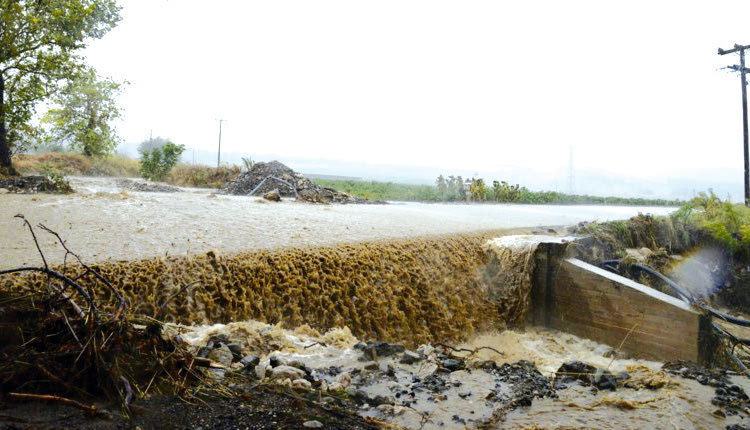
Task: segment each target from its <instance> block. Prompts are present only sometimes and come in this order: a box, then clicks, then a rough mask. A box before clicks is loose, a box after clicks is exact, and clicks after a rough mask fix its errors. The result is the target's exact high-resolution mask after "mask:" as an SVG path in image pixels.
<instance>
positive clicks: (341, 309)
mask: <svg viewBox="0 0 750 430" xmlns="http://www.w3.org/2000/svg"><path fill="white" fill-rule="evenodd" d="M491 237H492V236H491V235H487V234H467V235H462V236H444V237H430V238H422V239H404V240H390V241H378V242H370V243H361V244H350V245H338V246H330V247H316V248H292V249H275V250H268V251H257V252H251V253H241V254H235V255H230V256H222V255H217V254H216V253H214V252H209V253H208V254H205V255H201V256H195V257H170V258H155V259H149V260H140V261H127V262H107V263H101V264H99V265H96V266H95V268H97V269H98V270H99V271H100V272H101V273H102V274H103V275H104V276H105V277H107V278H108V279H110V280H111V281H112V282H113V284H114V285H115V287H117V288H118V289H119V290H121V291H122V292H123V294H124V295H125V297H126V298H127V299H128V301H129V303H130V304H131V305H130V306H131V309H132V310H133V311H134V312H137V313H143V314H146V315H152V316H154V317H159V318H162V319H165V320H168V321H178V322H182V323H201V322H202V323H214V322H229V321H239V320H245V319H255V320H258V321H263V322H267V323H271V324H276V323H283V324H284V326H285V327H297V326H299V325H302V324H309V325H310V326H312V327H314V328H316V329H318V330H326V329H329V328H332V327H342V326H348V327H349V328H350V329H351V330H352V332H353V333H355V335H357V336H359V337H361V338H363V339H379V340H386V341H393V340H398V341H402V342H407V343H410V344H418V343H421V342H428V341H433V342H434V341H443V340H454V339H466V338H468V337H470V336H471V335H473V334H474V333H476V332H478V331H482V330H486V329H489V328H497V327H502V326H505V325H506V324H517V323H520V322H522V321H523V319H524V317H525V315H526V313H527V311H528V307H529V300H528V297H529V291H530V288H531V284H530V273H531V270H532V268H533V258H532V253H533V247H528V248H525V249H519V250H515V251H513V252H511V251H510V250H509V249H508V248H504V247H502V246H498V245H496V244H491V243H489V244H488V239H489V238H491ZM60 270H63V269H62V268H60ZM79 272H80V268H78V267H69V268H68V273H76V274H77V273H79ZM76 276H77V275H76ZM29 279H31V285H32V286H33V287H35V288H42V287H43V286H44V285H46V279H45V278H44V277H43V276H42V275H32V276H30V277H23V276H14V277H13V276H8V277H4V278H2V279H0V286H3V287H4V288H8V289H13V288H21V287H28V286H29ZM186 285H191V287H188V288H187V290H185V291H184V292H183V293H181V294H179V295H177V296H176V297H174V298H173V299H172V300H171V301H169V302H168V304H167V305H166V306H164V307H163V309H162V304H163V303H165V302H167V299H168V298H169V297H171V296H172V295H174V294H175V293H176V292H177V291H179V290H180V289H181V288H182V287H183V286H186ZM97 294H99V295H100V298H102V299H108V298H109V291H108V290H103V289H100V290H98V291H97Z"/></svg>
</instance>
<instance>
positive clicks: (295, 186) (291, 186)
mask: <svg viewBox="0 0 750 430" xmlns="http://www.w3.org/2000/svg"><path fill="white" fill-rule="evenodd" d="M274 190H278V192H279V194H280V195H281V197H294V198H296V199H297V200H304V201H308V202H312V203H381V202H371V201H369V200H366V199H361V198H358V197H354V196H351V195H349V194H346V193H342V192H341V191H336V190H334V189H332V188H326V187H321V186H320V185H317V184H314V183H313V182H312V181H310V180H309V179H307V178H305V177H304V176H302V175H301V174H299V173H297V172H295V171H294V170H292V169H290V168H289V167H287V166H285V165H284V164H282V163H279V162H278V161H270V162H268V163H255V164H254V165H253V167H252V168H251V169H250V170H248V171H246V172H243V173H241V174H240V175H239V176H237V177H236V178H235V179H233V180H231V181H229V182H227V184H226V185H224V187H222V192H224V193H226V194H234V195H241V196H261V195H264V194H266V193H269V192H271V191H274Z"/></svg>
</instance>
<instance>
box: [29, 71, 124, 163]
mask: <svg viewBox="0 0 750 430" xmlns="http://www.w3.org/2000/svg"><path fill="white" fill-rule="evenodd" d="M121 86H122V84H121V83H117V82H115V81H113V80H112V79H103V80H99V79H98V78H97V76H96V72H95V71H94V70H93V69H90V68H89V69H87V70H85V71H83V72H82V73H81V74H80V75H79V76H78V77H77V78H75V79H73V80H71V81H70V82H69V83H68V85H66V86H65V88H64V89H63V91H61V92H60V93H59V94H58V95H57V96H56V97H55V103H57V105H58V107H56V108H54V109H50V110H49V111H48V112H47V113H46V114H45V115H44V117H43V118H42V123H43V124H44V125H46V126H49V130H47V131H46V133H45V134H46V136H45V140H46V141H47V142H57V143H60V142H68V143H69V147H70V148H71V149H75V150H79V151H81V152H83V154H84V155H86V156H87V157H92V156H104V155H109V154H112V152H114V150H115V148H116V147H117V144H118V143H120V138H119V137H118V136H117V134H116V133H115V129H114V127H113V125H112V122H113V121H114V120H116V119H117V118H119V117H120V114H121V111H120V108H118V107H117V103H116V102H115V98H116V97H117V96H118V95H119V94H120V87H121Z"/></svg>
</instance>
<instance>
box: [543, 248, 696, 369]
mask: <svg viewBox="0 0 750 430" xmlns="http://www.w3.org/2000/svg"><path fill="white" fill-rule="evenodd" d="M558 250H559V248H558ZM556 254H557V255H556ZM555 260H557V261H558V262H559V265H556V264H555V262H554V261H555ZM547 261H551V263H552V264H549V265H547ZM537 265H538V267H540V269H539V270H537V271H536V273H535V282H534V288H533V292H532V309H533V311H532V314H531V316H530V319H531V322H532V323H533V324H537V325H543V326H546V327H550V328H554V329H558V330H562V331H566V332H568V333H572V334H575V335H577V336H581V337H585V338H588V339H592V340H595V341H597V342H601V343H604V344H607V345H609V346H611V347H613V348H620V349H621V350H622V351H624V352H627V353H629V354H631V355H633V356H637V357H642V358H649V359H656V360H662V361H667V360H677V359H681V360H689V361H693V362H700V361H703V360H704V357H702V356H701V348H700V345H701V342H703V341H704V340H703V339H702V332H701V327H702V323H703V322H702V317H701V315H700V314H699V313H698V312H696V311H694V310H693V309H691V308H690V306H689V305H688V304H686V303H685V302H683V301H681V300H679V299H676V298H674V297H671V296H669V295H666V294H664V293H661V292H659V291H657V290H654V289H652V288H649V287H647V286H644V285H642V284H639V283H636V282H634V281H632V280H630V279H627V278H624V277H622V276H618V275H615V274H613V273H610V272H608V271H606V270H603V269H600V268H598V267H595V266H592V265H590V264H588V263H585V262H583V261H580V260H578V259H573V258H571V259H559V252H557V253H556V252H555V251H554V250H553V251H552V252H547V250H544V249H542V250H541V252H539V258H538V260H537Z"/></svg>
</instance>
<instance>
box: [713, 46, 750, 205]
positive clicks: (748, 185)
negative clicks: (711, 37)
mask: <svg viewBox="0 0 750 430" xmlns="http://www.w3.org/2000/svg"><path fill="white" fill-rule="evenodd" d="M746 49H750V45H745V46H741V45H737V44H736V43H735V45H734V48H733V49H727V50H724V49H721V48H719V55H726V54H732V53H734V52H739V53H740V64H739V65H736V64H734V65H731V66H729V67H727V68H728V69H732V70H734V71H736V72H740V82H741V83H742V131H743V133H744V135H743V141H742V142H743V143H742V148H743V149H744V152H745V206H748V207H750V162H749V161H748V157H750V155H749V154H748V138H747V77H745V74H746V73H748V69H746V68H745V50H746Z"/></svg>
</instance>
